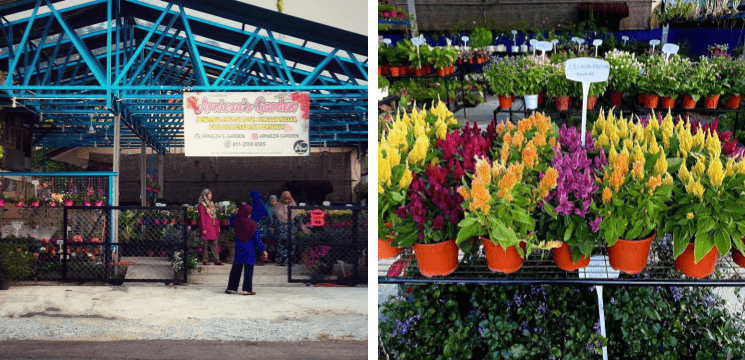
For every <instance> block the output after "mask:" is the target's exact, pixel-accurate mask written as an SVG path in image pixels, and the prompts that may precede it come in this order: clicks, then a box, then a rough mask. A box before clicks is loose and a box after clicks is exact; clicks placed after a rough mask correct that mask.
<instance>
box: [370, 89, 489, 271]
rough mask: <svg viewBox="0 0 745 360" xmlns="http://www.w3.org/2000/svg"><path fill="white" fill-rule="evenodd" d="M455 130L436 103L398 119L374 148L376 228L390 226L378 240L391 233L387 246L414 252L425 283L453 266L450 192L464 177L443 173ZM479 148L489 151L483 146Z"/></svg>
mask: <svg viewBox="0 0 745 360" xmlns="http://www.w3.org/2000/svg"><path fill="white" fill-rule="evenodd" d="M456 127H457V121H456V120H455V118H454V117H453V115H452V113H450V112H449V111H448V110H447V108H446V106H445V104H444V103H442V102H439V103H438V104H437V106H435V107H434V108H432V109H431V110H429V111H422V112H417V111H416V109H414V111H412V113H411V114H410V117H409V114H404V115H403V117H400V118H399V117H397V120H396V121H394V122H393V124H392V126H391V127H390V129H389V132H388V135H387V136H386V137H385V138H382V139H381V145H380V147H379V149H381V150H380V152H379V154H378V158H379V162H378V183H379V184H380V187H379V188H378V193H379V199H382V200H383V202H382V203H381V209H383V210H385V211H384V213H383V214H382V215H380V214H379V216H382V218H379V221H380V223H379V224H385V223H386V222H388V220H390V221H391V222H392V227H391V228H390V229H388V228H387V227H379V229H378V235H379V236H378V237H379V238H381V237H387V236H389V234H390V233H393V234H394V239H393V241H392V242H391V244H390V245H391V246H393V247H398V248H406V247H409V246H411V247H413V250H414V255H415V257H416V261H417V265H418V267H419V271H420V273H421V274H422V275H424V276H427V277H432V276H445V275H449V274H451V273H452V272H453V271H455V269H456V267H457V264H458V247H457V246H456V245H455V236H456V234H457V224H458V222H459V221H460V220H461V219H462V214H463V213H462V210H461V209H460V206H459V205H460V203H461V201H462V198H461V197H460V195H458V194H457V193H456V191H455V189H456V187H457V184H458V183H459V182H460V181H462V175H463V174H464V172H463V169H462V168H461V169H460V176H458V174H457V173H458V168H459V166H458V165H456V166H454V170H455V171H448V170H446V167H447V168H451V167H450V165H452V162H453V161H455V160H454V158H453V154H452V152H450V150H453V149H452V146H455V147H456V148H457V146H458V144H457V143H453V142H452V141H448V138H449V137H450V139H451V140H452V138H453V137H452V136H453V135H451V134H452V133H453V132H454V131H450V130H452V129H455V128H456ZM473 145H475V144H473ZM480 146H481V147H482V148H483V149H484V151H485V149H487V148H488V144H486V141H482V143H480ZM405 149H409V150H408V152H406V151H404V150H405ZM399 151H400V153H399ZM454 151H455V150H454ZM404 153H405V156H406V159H405V162H404V161H403V159H402V156H404ZM396 163H398V164H397V165H393V166H392V165H391V164H396ZM396 193H397V194H396ZM381 194H382V197H381ZM396 206H398V207H397V208H395V209H394V207H396ZM391 212H393V214H391ZM379 226H380V225H379ZM383 226H385V225H383Z"/></svg>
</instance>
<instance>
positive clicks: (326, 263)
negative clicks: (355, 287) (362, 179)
mask: <svg viewBox="0 0 745 360" xmlns="http://www.w3.org/2000/svg"><path fill="white" fill-rule="evenodd" d="M289 219H292V221H290V222H288V223H286V224H280V225H279V227H280V229H279V233H278V242H279V244H277V245H278V250H279V251H286V252H287V254H288V257H287V258H288V262H289V265H290V266H289V267H288V280H289V282H291V283H326V282H328V283H337V284H366V283H367V258H368V251H367V207H359V206H355V207H350V206H347V207H332V206H320V207H314V206H298V207H294V206H291V207H289ZM281 227H285V228H284V229H281ZM285 244H288V246H287V245H285ZM283 247H285V249H282V248H283Z"/></svg>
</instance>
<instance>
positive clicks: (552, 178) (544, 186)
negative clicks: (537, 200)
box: [538, 168, 559, 198]
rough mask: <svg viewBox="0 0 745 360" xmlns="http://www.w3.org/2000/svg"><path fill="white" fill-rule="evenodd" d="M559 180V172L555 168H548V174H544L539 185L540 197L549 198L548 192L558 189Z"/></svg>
mask: <svg viewBox="0 0 745 360" xmlns="http://www.w3.org/2000/svg"><path fill="white" fill-rule="evenodd" d="M558 178H559V172H558V171H556V169H554V168H548V170H546V173H545V174H543V179H541V182H540V183H538V191H540V197H541V198H544V197H546V196H548V192H549V191H550V190H551V189H553V188H554V187H556V181H557V180H558Z"/></svg>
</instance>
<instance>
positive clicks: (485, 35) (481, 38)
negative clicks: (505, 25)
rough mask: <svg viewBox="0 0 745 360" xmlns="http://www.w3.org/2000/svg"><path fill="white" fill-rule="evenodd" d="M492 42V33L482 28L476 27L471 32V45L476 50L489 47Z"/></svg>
mask: <svg viewBox="0 0 745 360" xmlns="http://www.w3.org/2000/svg"><path fill="white" fill-rule="evenodd" d="M491 42H492V33H491V31H489V30H486V29H484V28H482V27H476V28H475V29H473V32H471V36H470V45H471V47H473V48H474V49H477V48H482V47H485V46H488V45H489V44H491Z"/></svg>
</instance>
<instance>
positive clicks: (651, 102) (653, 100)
mask: <svg viewBox="0 0 745 360" xmlns="http://www.w3.org/2000/svg"><path fill="white" fill-rule="evenodd" d="M659 101H660V96H659V95H657V94H647V96H646V97H645V98H644V107H647V108H650V109H654V108H656V107H657V103H658V102H659Z"/></svg>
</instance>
